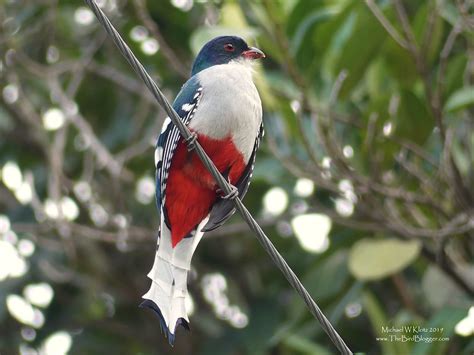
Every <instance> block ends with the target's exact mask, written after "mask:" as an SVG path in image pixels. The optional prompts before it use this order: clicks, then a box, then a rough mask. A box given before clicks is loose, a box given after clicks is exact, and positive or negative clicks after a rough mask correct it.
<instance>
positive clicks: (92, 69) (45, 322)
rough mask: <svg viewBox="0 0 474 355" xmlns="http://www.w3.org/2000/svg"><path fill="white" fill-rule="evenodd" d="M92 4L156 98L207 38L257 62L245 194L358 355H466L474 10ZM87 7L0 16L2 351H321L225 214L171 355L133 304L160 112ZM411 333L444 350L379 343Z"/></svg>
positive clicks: (446, 6)
mask: <svg viewBox="0 0 474 355" xmlns="http://www.w3.org/2000/svg"><path fill="white" fill-rule="evenodd" d="M99 3H100V5H101V7H102V8H103V9H104V11H105V12H106V13H107V14H108V16H109V17H110V19H111V20H112V22H113V23H114V25H115V26H116V27H117V29H118V30H119V32H121V33H122V34H123V36H124V38H125V39H126V41H127V42H128V43H129V44H130V46H131V48H132V49H133V50H134V52H135V53H136V54H137V55H138V57H139V59H140V60H141V61H142V62H143V63H144V65H145V66H146V68H147V69H148V70H149V72H150V73H151V74H152V76H153V77H154V78H155V79H156V80H157V82H158V84H159V85H160V87H161V88H162V89H163V90H164V91H165V93H166V94H167V96H168V98H169V99H170V100H172V99H173V98H174V96H175V95H176V93H177V91H178V90H179V88H180V86H181V85H182V83H183V82H184V81H185V80H186V78H187V77H188V72H189V68H190V64H191V62H192V59H193V58H194V56H195V54H196V53H197V51H198V50H199V48H200V46H201V45H202V44H203V43H204V42H206V41H207V40H208V39H210V38H212V37H213V36H215V35H217V34H222V33H232V34H240V35H242V36H244V37H246V38H247V39H249V40H250V41H251V42H252V43H255V44H256V45H258V46H259V47H260V48H261V49H263V50H264V51H265V53H266V54H267V59H265V61H264V62H263V63H262V66H260V67H259V68H258V69H257V73H256V76H257V83H258V88H259V91H260V93H261V96H262V99H263V103H264V111H265V117H264V119H265V124H266V131H267V134H266V136H265V141H264V143H263V146H262V148H261V151H260V152H259V154H258V157H257V168H256V172H255V176H254V179H253V183H252V185H251V189H250V191H249V193H248V195H247V197H246V199H245V201H244V202H245V204H246V205H247V206H248V208H249V209H250V211H251V212H252V213H254V215H255V216H256V217H258V220H259V222H261V224H262V226H263V227H264V229H265V231H266V232H267V234H268V235H269V237H270V238H271V239H272V241H273V242H274V243H275V245H276V246H277V247H278V249H279V250H280V251H281V252H282V254H283V256H284V257H285V258H286V259H287V261H288V263H289V264H290V265H291V266H292V268H293V269H294V271H295V272H296V274H298V275H300V276H301V279H302V281H303V283H304V284H305V285H306V287H307V288H308V290H309V292H310V293H311V295H312V296H313V297H314V298H315V300H316V301H317V302H318V304H319V305H320V306H321V308H322V309H323V311H324V312H325V314H326V315H327V316H328V318H329V319H330V320H331V322H332V323H333V325H334V326H335V327H336V329H337V330H338V331H339V333H340V334H341V336H342V337H343V338H344V339H345V341H346V343H347V344H348V345H349V347H350V348H351V349H352V350H353V351H357V352H364V353H384V354H402V353H413V354H442V353H450V354H458V353H466V354H467V353H472V352H473V351H474V341H473V340H472V337H471V338H469V335H471V336H472V334H473V333H474V312H472V311H471V315H470V316H468V309H469V307H470V306H472V303H473V302H472V300H473V295H474V277H473V274H474V270H473V265H472V260H473V257H474V246H473V244H474V243H473V242H472V241H473V239H472V238H473V237H474V189H473V186H474V168H473V161H474V158H473V157H474V130H473V128H474V106H473V104H474V90H473V89H474V87H473V81H474V61H473V57H474V47H473V39H474V37H473V29H474V15H473V11H474V4H473V2H472V1H469V0H465V1H462V0H456V1H454V0H453V1H449V0H427V1H421V0H417V1H401V0H393V1H388V0H382V1H374V0H367V1H358V0H333V1H322V0H321V1H316V0H288V1H283V0H281V1H277V0H274V1H271V0H262V1H256V0H255V1H205V0H202V1H194V2H193V1H192V0H171V1H167V0H159V1H149V2H148V3H146V2H145V0H129V1H125V0H102V1H99ZM91 16H92V14H91V13H90V12H89V11H88V10H87V8H86V7H84V4H83V3H81V2H79V1H69V0H63V1H48V0H40V1H34V2H33V1H27V0H23V1H22V0H16V1H15V0H6V1H3V2H2V5H1V7H0V22H1V33H0V54H1V62H0V63H1V66H0V74H1V77H0V88H1V89H2V95H1V97H0V104H1V106H0V149H1V152H2V153H1V155H0V167H1V174H0V176H1V177H2V180H1V183H0V256H1V260H0V353H2V354H14V353H18V352H21V353H25V354H26V353H35V352H36V351H41V352H43V353H61V351H63V352H64V351H67V350H68V348H69V346H68V345H69V344H68V343H69V342H70V341H72V345H71V347H70V349H69V351H70V352H71V353H78V354H84V353H87V354H102V353H118V354H121V353H124V354H155V353H159V354H166V353H175V354H190V353H192V354H247V353H248V354H266V353H272V354H329V353H334V352H335V350H334V347H333V346H332V344H331V343H330V341H329V340H328V338H327V336H326V335H325V334H324V333H323V332H322V330H321V328H320V326H319V324H318V323H317V322H316V321H315V320H314V319H312V318H311V317H310V315H309V314H308V312H307V311H306V309H305V307H304V305H303V303H302V301H301V300H300V299H299V298H298V297H297V296H296V294H295V293H294V292H293V290H292V289H291V288H290V287H289V285H288V284H287V282H286V281H285V279H284V278H283V277H282V275H281V274H280V272H279V271H278V270H277V269H275V267H274V266H273V264H272V263H271V262H270V259H269V257H268V256H267V255H266V254H265V253H264V252H263V250H262V249H261V247H260V245H259V244H258V242H257V241H256V239H255V238H254V237H253V236H252V234H251V233H250V232H249V231H248V229H247V227H246V225H245V224H243V222H242V221H241V219H240V218H239V217H238V216H235V217H233V219H232V220H231V222H230V223H227V225H226V226H224V227H222V228H221V229H220V230H218V231H217V232H214V233H212V234H210V235H209V236H207V237H206V238H204V240H203V241H202V243H201V245H200V247H199V248H198V252H197V254H196V255H195V258H194V261H193V264H194V271H193V274H192V277H191V279H190V280H189V289H190V294H191V296H192V299H193V303H194V312H193V314H192V316H191V327H192V332H191V333H186V332H185V331H184V330H182V329H180V330H179V331H178V334H177V342H176V345H175V347H174V349H170V347H169V346H168V345H167V343H166V340H165V339H164V338H163V337H162V336H161V335H160V331H159V323H158V321H157V319H155V318H154V316H153V315H152V314H150V313H149V312H147V311H144V310H141V309H138V308H137V305H138V303H139V300H140V297H141V295H142V294H143V293H144V292H145V291H146V289H147V286H148V279H147V278H146V273H147V272H148V271H149V268H150V266H151V263H152V260H153V253H154V245H155V231H156V229H157V224H158V216H157V212H156V210H155V206H154V203H153V183H152V181H153V180H152V176H153V174H154V171H153V163H152V161H153V143H154V141H155V140H156V137H157V135H158V133H159V131H160V126H161V123H162V122H163V119H164V115H163V112H162V111H161V110H160V109H159V107H158V106H157V105H156V104H155V102H154V101H153V99H152V98H151V96H150V95H149V94H148V92H147V90H146V89H145V88H144V86H143V84H142V83H141V82H140V81H139V80H138V79H137V77H136V76H135V74H134V73H133V72H132V71H131V69H130V68H129V66H128V64H127V63H126V62H125V61H124V59H123V58H122V57H121V56H120V55H119V53H118V51H117V50H116V48H115V47H114V45H113V44H112V43H111V41H110V40H109V39H108V38H107V37H106V36H105V33H104V31H103V29H102V28H101V27H100V26H99V25H98V23H97V22H96V20H95V18H93V17H91ZM295 187H296V188H295ZM313 188H314V190H313ZM325 229H328V230H329V229H330V231H329V234H328V233H327V232H325ZM32 285H36V288H32V287H31V286H32ZM51 291H52V292H51ZM12 296H13V297H12ZM51 296H52V298H51ZM404 325H410V326H412V325H420V326H423V327H441V328H443V330H442V331H439V332H435V333H430V332H427V333H424V336H436V337H447V338H449V341H434V342H431V343H429V342H424V341H420V342H415V341H408V342H400V341H398V342H397V341H395V342H383V341H377V340H376V337H378V336H380V335H381V333H382V328H381V327H382V326H390V327H391V326H394V327H400V326H404ZM58 332H59V333H58ZM406 335H410V336H411V335H413V334H412V333H410V332H406ZM54 336H56V337H55V338H54Z"/></svg>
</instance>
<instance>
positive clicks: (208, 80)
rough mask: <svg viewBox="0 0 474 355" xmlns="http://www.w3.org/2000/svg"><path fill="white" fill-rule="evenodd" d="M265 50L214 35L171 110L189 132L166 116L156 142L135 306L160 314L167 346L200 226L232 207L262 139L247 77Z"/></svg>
mask: <svg viewBox="0 0 474 355" xmlns="http://www.w3.org/2000/svg"><path fill="white" fill-rule="evenodd" d="M264 57H265V54H264V53H263V52H262V51H261V50H260V49H258V48H255V47H250V46H249V45H248V44H247V42H246V41H245V40H244V39H242V38H241V37H238V36H219V37H216V38H214V39H212V40H210V41H209V42H207V43H206V44H205V45H204V46H203V47H202V49H201V50H200V51H199V53H198V55H197V56H196V58H195V60H194V62H193V66H192V70H191V76H190V78H189V79H188V80H187V81H186V82H185V84H184V85H183V86H182V88H181V90H180V92H179V93H178V95H177V96H176V99H175V100H174V102H173V105H172V106H173V109H174V110H175V111H176V113H177V114H178V116H179V118H180V119H181V120H182V122H183V123H184V124H185V125H187V127H188V128H189V130H190V131H191V133H192V134H191V136H190V137H189V138H188V139H187V140H186V139H184V138H183V137H182V136H181V135H180V132H179V130H178V128H177V126H176V125H175V124H174V123H173V122H172V121H171V120H170V118H169V117H168V118H166V119H165V121H164V123H163V127H162V130H161V134H160V135H159V137H158V141H157V144H156V148H155V168H156V203H157V207H158V209H159V211H160V227H159V233H158V234H159V235H158V241H157V249H156V253H155V259H154V263H153V267H152V269H151V271H150V272H149V273H148V277H149V278H150V279H151V285H150V288H149V290H148V291H147V292H146V293H145V294H144V295H143V302H142V303H141V304H140V307H145V308H150V309H151V310H153V311H154V312H155V313H156V315H157V316H158V317H159V319H160V326H161V329H162V331H163V332H164V334H165V336H166V337H167V338H168V341H169V344H170V345H173V344H174V341H175V335H176V329H177V327H178V326H179V325H181V326H182V327H184V328H185V329H187V330H189V329H190V328H189V318H188V315H187V313H186V307H185V298H186V296H187V292H188V291H187V275H188V272H189V270H190V268H191V259H192V256H193V254H194V252H195V250H196V247H197V245H198V243H199V242H200V240H201V238H202V237H203V234H204V233H205V232H209V231H212V230H214V229H216V228H218V227H220V226H221V225H222V224H224V222H225V221H226V220H228V219H229V218H230V217H231V216H232V215H233V214H234V213H235V207H234V203H233V201H232V199H233V198H234V197H235V196H238V197H239V198H243V197H244V196H245V194H246V193H247V190H248V188H249V184H250V179H251V177H252V172H253V169H254V164H255V157H256V152H257V150H258V147H259V144H260V141H261V139H262V137H263V134H264V130H263V120H262V115H263V114H262V103H261V99H260V96H259V93H258V91H257V88H256V86H255V84H254V82H253V72H254V69H253V65H254V63H255V62H256V60H257V59H260V58H264ZM196 141H197V142H199V144H200V145H201V146H202V148H203V149H204V151H205V152H206V153H207V155H208V156H209V157H210V159H211V160H212V161H213V163H214V164H215V166H216V167H217V169H218V170H219V172H220V173H221V174H222V175H223V176H224V178H226V179H227V181H228V182H229V183H230V185H231V186H232V192H231V193H230V194H227V195H225V194H224V193H223V191H222V190H220V189H219V186H218V185H217V183H216V181H215V180H214V178H213V177H212V175H211V174H210V173H209V172H208V171H207V169H206V168H205V166H204V165H203V163H202V162H201V161H200V159H199V157H198V156H197V154H196V152H195V151H194V150H193V144H195V142H196Z"/></svg>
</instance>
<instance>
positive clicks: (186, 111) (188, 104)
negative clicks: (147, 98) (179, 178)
mask: <svg viewBox="0 0 474 355" xmlns="http://www.w3.org/2000/svg"><path fill="white" fill-rule="evenodd" d="M201 97H202V87H201V86H200V84H199V81H198V80H197V78H196V77H195V76H193V77H192V78H191V79H189V80H188V81H187V82H186V83H185V84H184V85H183V87H182V88H181V91H180V92H179V94H178V96H177V97H176V99H175V101H174V102H173V108H174V109H175V111H176V112H177V114H178V116H179V117H180V118H181V119H182V121H183V122H184V124H186V125H187V124H189V122H190V121H191V119H192V118H193V116H194V114H195V112H196V109H197V107H198V105H199V102H200V100H201ZM165 125H166V126H165ZM180 138H181V134H180V133H179V129H178V127H176V125H175V124H174V123H173V122H171V121H170V120H169V118H167V119H166V120H165V123H164V127H163V130H162V133H161V134H160V136H159V137H158V142H157V143H156V151H157V152H159V153H158V154H157V155H158V157H157V159H156V201H157V204H158V208H160V207H161V206H163V205H164V200H165V198H166V183H167V180H168V173H169V168H170V166H171V160H172V158H173V154H174V151H175V149H176V146H177V145H178V142H179V139H180ZM166 219H167V218H166V213H165V220H166ZM166 222H167V221H166ZM167 224H168V223H167Z"/></svg>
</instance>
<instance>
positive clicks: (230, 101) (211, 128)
mask: <svg viewBox="0 0 474 355" xmlns="http://www.w3.org/2000/svg"><path fill="white" fill-rule="evenodd" d="M198 78H199V82H200V84H201V86H202V88H203V91H202V93H203V95H202V99H201V102H200V104H199V108H198V110H197V111H196V114H195V116H194V118H193V119H192V121H191V122H190V124H189V127H190V128H192V129H194V130H195V131H196V132H198V133H201V134H204V135H206V136H208V137H210V138H213V139H223V138H225V137H228V136H231V137H232V140H233V142H234V144H235V146H236V148H237V149H238V150H239V151H240V152H241V153H242V155H243V157H244V160H245V161H248V159H249V158H250V155H251V154H252V150H253V146H254V143H255V139H256V137H257V134H258V130H259V127H260V124H261V122H262V103H261V101H260V96H259V95H258V92H257V89H256V87H255V85H254V83H253V81H252V69H251V68H250V66H249V64H247V63H242V62H231V63H229V64H222V65H215V66H212V67H210V68H208V69H205V70H203V71H202V72H200V73H199V74H198Z"/></svg>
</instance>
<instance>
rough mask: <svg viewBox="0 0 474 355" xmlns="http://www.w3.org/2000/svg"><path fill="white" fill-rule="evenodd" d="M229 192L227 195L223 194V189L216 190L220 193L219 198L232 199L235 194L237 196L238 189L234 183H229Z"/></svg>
mask: <svg viewBox="0 0 474 355" xmlns="http://www.w3.org/2000/svg"><path fill="white" fill-rule="evenodd" d="M229 186H230V190H231V191H230V192H229V193H228V194H227V195H224V191H223V190H222V189H217V190H216V192H217V193H218V194H219V195H220V198H222V199H223V200H234V199H235V198H236V197H237V196H239V189H237V188H236V187H235V186H234V185H232V184H229Z"/></svg>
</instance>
